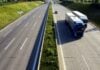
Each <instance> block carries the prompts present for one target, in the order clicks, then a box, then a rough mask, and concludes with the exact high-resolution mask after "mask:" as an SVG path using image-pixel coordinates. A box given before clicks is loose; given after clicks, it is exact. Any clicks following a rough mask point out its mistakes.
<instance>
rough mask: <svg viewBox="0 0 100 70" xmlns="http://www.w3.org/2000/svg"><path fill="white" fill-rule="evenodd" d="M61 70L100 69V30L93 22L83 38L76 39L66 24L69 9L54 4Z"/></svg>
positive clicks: (89, 24)
mask: <svg viewBox="0 0 100 70" xmlns="http://www.w3.org/2000/svg"><path fill="white" fill-rule="evenodd" d="M54 11H58V14H54V18H55V25H56V36H57V48H58V53H59V54H58V57H59V63H60V70H100V30H99V29H98V28H97V27H96V26H94V25H93V24H92V23H91V22H89V23H88V27H87V29H86V30H85V33H84V36H83V37H82V38H81V39H74V38H73V36H72V33H71V30H70V29H69V27H68V26H67V23H66V24H65V22H64V20H65V13H66V12H70V10H69V9H67V8H65V7H63V6H61V5H59V4H53V12H54Z"/></svg>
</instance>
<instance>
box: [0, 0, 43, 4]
mask: <svg viewBox="0 0 100 70" xmlns="http://www.w3.org/2000/svg"><path fill="white" fill-rule="evenodd" d="M22 1H37V0H0V3H5V2H22ZM41 1H43V0H41Z"/></svg>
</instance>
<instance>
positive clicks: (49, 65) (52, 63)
mask: <svg viewBox="0 0 100 70" xmlns="http://www.w3.org/2000/svg"><path fill="white" fill-rule="evenodd" d="M40 70H59V69H58V56H57V47H56V41H55V30H54V23H53V16H52V9H51V7H50V8H49V14H48V20H47V25H46V32H45V38H44V44H43V51H42V57H41V62H40Z"/></svg>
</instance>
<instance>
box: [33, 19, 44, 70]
mask: <svg viewBox="0 0 100 70" xmlns="http://www.w3.org/2000/svg"><path fill="white" fill-rule="evenodd" d="M45 21H46V20H45ZM43 28H44V29H45V26H43ZM44 29H42V33H41V36H40V40H39V44H38V49H37V50H39V46H40V45H41V41H42V35H43V34H44ZM37 56H38V53H36V58H35V62H34V64H33V68H32V70H35V65H36V60H37Z"/></svg>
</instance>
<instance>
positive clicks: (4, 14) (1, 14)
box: [0, 1, 42, 29]
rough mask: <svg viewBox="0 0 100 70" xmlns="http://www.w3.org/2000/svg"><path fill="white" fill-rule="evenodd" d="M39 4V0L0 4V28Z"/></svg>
mask: <svg viewBox="0 0 100 70" xmlns="http://www.w3.org/2000/svg"><path fill="white" fill-rule="evenodd" d="M41 4H42V2H41V1H34V2H18V3H8V4H7V3H6V4H4V5H0V29H2V28H4V27H5V26H7V25H8V24H10V23H11V22H13V21H14V20H16V19H17V18H18V17H20V16H22V15H23V14H25V13H26V12H28V11H30V10H32V9H33V8H35V7H37V6H39V5H41Z"/></svg>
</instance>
